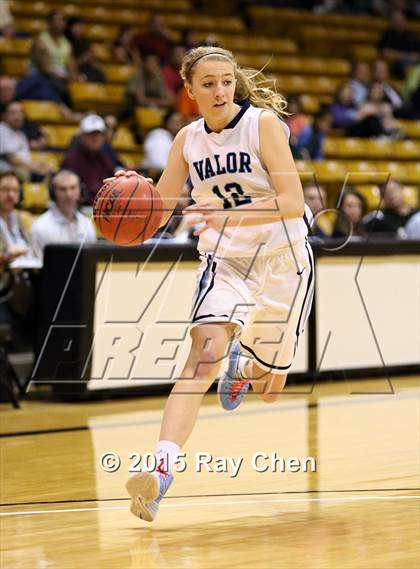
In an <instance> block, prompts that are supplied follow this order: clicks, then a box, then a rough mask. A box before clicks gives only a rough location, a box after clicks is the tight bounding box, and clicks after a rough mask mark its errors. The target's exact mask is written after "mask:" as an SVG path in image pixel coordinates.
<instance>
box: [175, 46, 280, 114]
mask: <svg viewBox="0 0 420 569" xmlns="http://www.w3.org/2000/svg"><path fill="white" fill-rule="evenodd" d="M207 56H208V57H210V56H211V58H212V59H219V60H221V61H225V60H226V58H227V59H228V60H229V61H230V63H231V64H232V66H233V70H234V74H235V78H236V89H235V102H238V101H249V102H250V103H251V104H252V105H254V106H255V107H260V108H262V109H267V110H270V111H274V112H275V113H276V114H277V115H278V116H279V117H282V116H284V115H288V113H287V112H286V110H285V109H286V106H287V102H286V99H285V98H284V97H283V96H282V95H280V93H277V92H276V88H275V83H276V82H275V79H268V78H266V77H265V76H264V75H263V73H262V72H261V71H258V70H256V69H248V68H241V67H239V65H238V64H237V62H236V60H235V58H234V56H233V54H232V52H231V51H229V50H227V49H224V48H222V47H204V46H200V47H196V48H194V49H192V50H191V51H189V52H188V53H187V54H186V55H185V56H184V59H183V61H182V66H181V77H182V79H183V80H184V82H188V83H191V80H192V76H193V75H194V71H195V70H194V66H195V64H196V63H197V62H198V61H199V60H201V59H202V58H204V57H207Z"/></svg>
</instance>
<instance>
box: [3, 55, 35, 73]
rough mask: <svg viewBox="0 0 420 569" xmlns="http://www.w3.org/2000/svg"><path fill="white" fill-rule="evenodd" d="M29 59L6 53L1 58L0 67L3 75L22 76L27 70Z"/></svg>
mask: <svg viewBox="0 0 420 569" xmlns="http://www.w3.org/2000/svg"><path fill="white" fill-rule="evenodd" d="M28 66H29V61H28V59H26V58H24V57H13V56H10V55H6V56H5V57H2V58H1V61H0V69H1V73H3V74H4V75H10V76H11V77H23V75H26V73H27V72H28Z"/></svg>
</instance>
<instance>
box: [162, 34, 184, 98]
mask: <svg viewBox="0 0 420 569" xmlns="http://www.w3.org/2000/svg"><path fill="white" fill-rule="evenodd" d="M184 55H185V48H184V47H183V46H181V45H178V46H175V47H174V48H173V50H172V53H171V57H170V59H169V61H168V63H166V64H165V65H163V67H162V74H163V76H164V78H165V84H166V88H167V89H168V91H170V92H171V93H172V94H173V95H175V94H176V93H177V92H178V91H179V90H180V89H182V87H183V86H184V82H183V80H182V77H181V74H180V72H179V70H180V69H181V63H182V59H183V57H184Z"/></svg>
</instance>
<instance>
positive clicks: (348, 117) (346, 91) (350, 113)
mask: <svg viewBox="0 0 420 569" xmlns="http://www.w3.org/2000/svg"><path fill="white" fill-rule="evenodd" d="M330 112H331V114H332V128H348V127H350V126H352V125H353V124H354V120H355V116H356V112H357V111H356V106H355V104H354V97H353V89H352V87H351V85H350V83H344V84H343V85H341V86H340V87H339V89H338V91H337V93H336V95H335V100H334V102H333V103H332V104H331V106H330Z"/></svg>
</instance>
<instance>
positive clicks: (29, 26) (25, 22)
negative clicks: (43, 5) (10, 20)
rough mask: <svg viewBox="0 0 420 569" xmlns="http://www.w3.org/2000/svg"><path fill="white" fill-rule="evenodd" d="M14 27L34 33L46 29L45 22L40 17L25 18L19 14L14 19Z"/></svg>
mask: <svg viewBox="0 0 420 569" xmlns="http://www.w3.org/2000/svg"><path fill="white" fill-rule="evenodd" d="M15 26H16V29H17V30H19V31H20V32H26V33H28V34H31V35H34V34H37V33H39V32H42V31H43V30H45V29H46V22H45V20H44V19H41V18H25V17H23V16H19V17H17V18H16V19H15Z"/></svg>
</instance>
